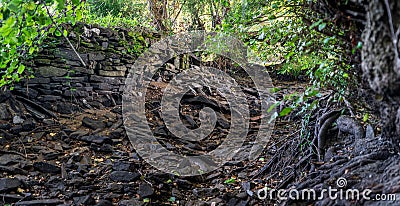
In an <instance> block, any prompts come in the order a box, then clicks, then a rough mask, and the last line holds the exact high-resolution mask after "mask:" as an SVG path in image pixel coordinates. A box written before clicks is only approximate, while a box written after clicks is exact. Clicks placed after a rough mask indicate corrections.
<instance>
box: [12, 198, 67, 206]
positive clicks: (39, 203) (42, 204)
mask: <svg viewBox="0 0 400 206" xmlns="http://www.w3.org/2000/svg"><path fill="white" fill-rule="evenodd" d="M62 203H64V201H63V200H60V199H46V200H30V201H21V202H16V203H15V206H53V205H54V206H56V205H59V204H62Z"/></svg>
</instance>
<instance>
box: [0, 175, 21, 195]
mask: <svg viewBox="0 0 400 206" xmlns="http://www.w3.org/2000/svg"><path fill="white" fill-rule="evenodd" d="M22 186H23V184H22V182H21V181H20V180H19V179H17V178H1V179H0V192H2V193H4V192H8V191H11V190H15V189H17V188H19V187H22Z"/></svg>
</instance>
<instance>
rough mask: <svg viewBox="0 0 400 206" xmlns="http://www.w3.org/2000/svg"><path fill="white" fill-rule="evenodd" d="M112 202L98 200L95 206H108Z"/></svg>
mask: <svg viewBox="0 0 400 206" xmlns="http://www.w3.org/2000/svg"><path fill="white" fill-rule="evenodd" d="M110 205H112V202H110V201H108V200H99V202H98V203H97V204H96V205H95V206H110Z"/></svg>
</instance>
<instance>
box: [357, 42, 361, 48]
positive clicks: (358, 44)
mask: <svg viewBox="0 0 400 206" xmlns="http://www.w3.org/2000/svg"><path fill="white" fill-rule="evenodd" d="M361 48H362V42H360V41H359V42H358V43H357V49H361Z"/></svg>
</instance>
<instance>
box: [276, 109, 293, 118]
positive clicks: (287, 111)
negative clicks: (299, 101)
mask: <svg viewBox="0 0 400 206" xmlns="http://www.w3.org/2000/svg"><path fill="white" fill-rule="evenodd" d="M292 110H293V108H291V107H286V108H284V109H282V111H281V112H280V113H279V116H281V117H283V116H286V115H288V114H289V113H290V112H291V111H292Z"/></svg>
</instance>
